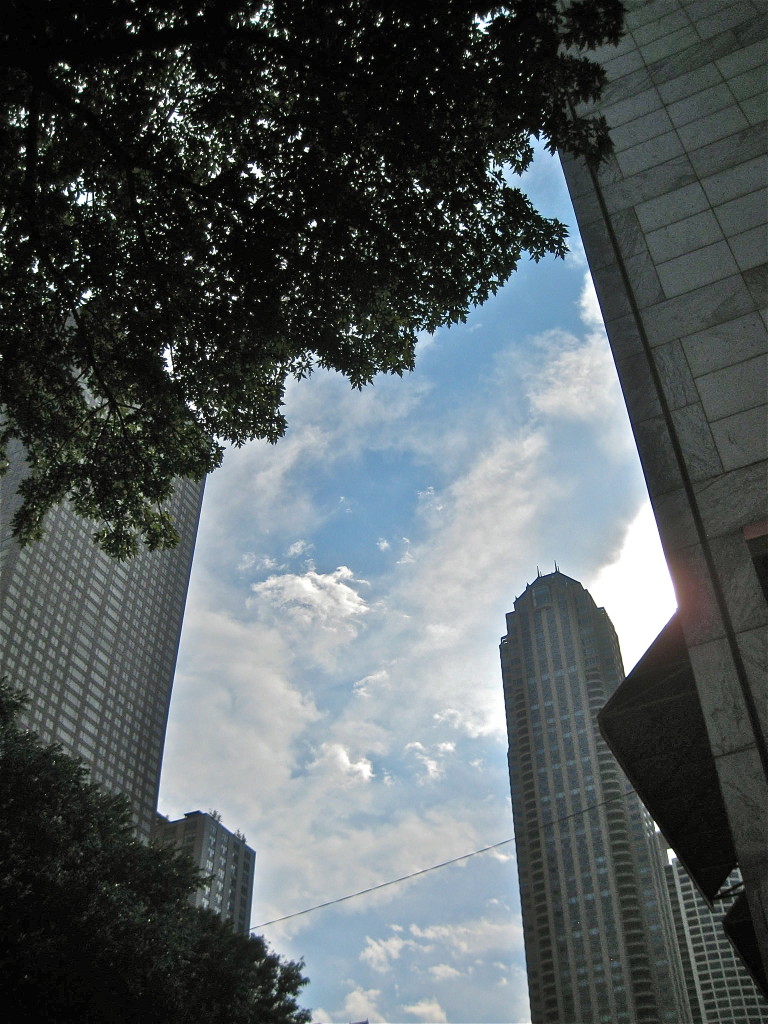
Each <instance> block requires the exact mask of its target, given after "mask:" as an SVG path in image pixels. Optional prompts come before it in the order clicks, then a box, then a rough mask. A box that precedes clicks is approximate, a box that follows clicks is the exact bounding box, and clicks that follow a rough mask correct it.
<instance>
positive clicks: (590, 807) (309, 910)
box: [250, 789, 634, 932]
mask: <svg viewBox="0 0 768 1024" xmlns="http://www.w3.org/2000/svg"><path fill="white" fill-rule="evenodd" d="M633 792H634V790H632V789H628V790H626V791H625V792H624V793H620V794H619V795H618V796H609V797H608V798H607V799H606V800H601V801H599V803H596V804H589V805H588V806H587V807H581V808H580V809H579V810H578V811H573V812H572V813H571V814H565V815H563V817H562V818H555V819H554V820H553V821H547V822H544V824H545V825H559V824H560V822H562V821H568V820H569V819H570V818H578V817H579V816H580V815H582V814H586V813H587V812H588V811H594V810H595V808H597V807H603V806H604V805H605V804H610V803H613V801H614V800H623V799H624V797H625V796H629V794H630V793H633ZM514 841H515V840H514V837H513V838H512V839H502V840H501V842H500V843H492V844H491V845H490V846H484V847H483V848H482V849H480V850H473V851H472V852H471V853H464V854H462V856H461V857H453V858H452V859H451V860H444V861H442V862H441V863H440V864H433V865H432V867H429V868H422V869H421V870H420V871H412V872H411V873H410V874H409V875H401V876H400V877H399V878H390V880H389V881H388V882H379V884H378V885H371V886H369V888H367V889H361V890H360V891H359V892H351V893H349V895H347V896H338V897H337V898H336V899H335V900H327V901H326V902H325V903H317V904H316V905H315V906H314V907H307V908H306V910H297V911H296V913H294V914H286V915H285V917H275V918H273V919H272V920H271V921H264V922H262V924H255V925H253V926H252V927H251V929H250V930H251V931H252V932H255V931H257V930H258V929H259V928H266V927H268V926H269V925H271V924H279V923H280V922H281V921H290V920H291V919H292V918H294V917H302V916H303V915H304V914H311V913H312V912H313V911H314V910H322V909H323V908H324V907H332V906H334V904H336V903H344V902H345V901H346V900H353V899H355V898H356V897H357V896H365V895H366V894H367V893H369V892H376V890H377V889H386V887H387V886H388V885H397V884H398V882H406V881H407V880H408V879H409V878H418V876H419V875H426V874H428V873H429V872H430V871H437V870H438V869H439V868H446V867H448V865H449V864H458V863H459V861H462V860H468V859H469V858H470V857H476V856H477V855H478V854H479V853H487V852H488V851H489V850H497V849H498V848H499V847H500V846H506V845H507V844H508V843H514Z"/></svg>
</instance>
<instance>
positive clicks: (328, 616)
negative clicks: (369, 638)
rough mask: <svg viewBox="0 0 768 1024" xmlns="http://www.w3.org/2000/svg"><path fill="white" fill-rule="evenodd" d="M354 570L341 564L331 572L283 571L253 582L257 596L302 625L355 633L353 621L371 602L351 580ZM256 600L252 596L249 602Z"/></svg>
mask: <svg viewBox="0 0 768 1024" xmlns="http://www.w3.org/2000/svg"><path fill="white" fill-rule="evenodd" d="M361 582H363V581H361V580H356V579H355V577H354V573H353V572H352V571H351V570H350V569H348V568H347V567H346V566H345V565H341V566H339V567H338V569H335V570H334V571H333V572H330V573H320V572H316V571H315V570H314V569H310V570H308V571H307V572H305V573H303V574H301V575H298V574H295V573H283V574H282V575H279V576H269V577H268V578H267V579H266V580H264V581H263V582H262V583H254V584H253V585H252V587H251V590H252V591H253V593H254V594H256V597H257V599H259V600H260V601H262V602H263V603H265V604H268V605H270V606H272V607H273V608H276V609H278V610H279V611H280V612H281V613H286V612H287V613H288V614H290V615H292V616H293V617H294V619H295V620H296V621H298V622H299V623H301V625H303V626H319V627H320V628H321V629H327V630H330V631H332V632H333V631H339V630H344V631H346V632H348V633H350V634H354V633H355V627H354V625H353V623H354V622H355V621H356V620H358V619H359V618H360V617H361V616H363V615H365V613H366V612H367V611H368V605H367V604H366V602H365V600H364V599H363V598H362V597H361V596H360V594H359V593H358V592H357V591H356V590H355V589H354V587H353V585H352V584H359V583H361ZM252 603H253V599H252V600H251V601H250V602H249V604H252Z"/></svg>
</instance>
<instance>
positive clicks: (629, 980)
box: [501, 571, 690, 1024]
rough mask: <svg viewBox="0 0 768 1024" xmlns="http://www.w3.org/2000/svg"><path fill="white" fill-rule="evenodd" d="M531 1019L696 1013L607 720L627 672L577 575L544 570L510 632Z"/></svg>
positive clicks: (655, 1023)
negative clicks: (602, 721) (602, 729)
mask: <svg viewBox="0 0 768 1024" xmlns="http://www.w3.org/2000/svg"><path fill="white" fill-rule="evenodd" d="M501 665H502V676H503V680H504V699H505V705H506V713H507V728H508V734H509V775H510V788H511V793H512V808H513V813H514V824H515V843H516V851H517V865H518V874H519V880H520V901H521V906H522V914H523V931H524V937H525V953H526V961H527V968H528V986H529V993H530V1000H531V1020H532V1021H533V1022H534V1024H544V1022H558V1024H574V1022H578V1024H598V1022H601V1024H602V1022H605V1024H608V1022H611V1024H622V1022H624V1024H638V1022H647V1024H662V1022H665V1021H668V1022H669V1024H673V1022H674V1024H681V1022H686V1021H689V1020H690V1017H689V1011H688V1004H687V998H686V993H685V984H684V979H683V975H682V967H681V964H680V961H679V956H678V953H677V944H676V941H675V936H674V926H673V921H672V916H671V910H670V907H669V902H668V896H667V893H666V888H665V884H664V875H663V862H662V859H661V856H660V851H659V848H658V844H657V841H656V838H655V829H654V825H653V823H652V822H651V820H650V819H649V817H648V815H647V814H646V813H645V811H644V809H643V808H642V806H641V804H640V801H639V800H638V799H637V797H636V796H635V794H634V793H633V792H632V791H631V790H630V789H629V787H628V784H627V781H626V779H625V778H624V776H623V774H622V772H621V771H620V769H619V768H618V766H617V764H616V760H615V758H614V757H613V756H612V754H611V753H610V751H609V750H608V747H607V746H606V744H605V742H604V741H603V739H602V737H601V736H600V733H599V731H598V728H597V713H598V711H599V710H600V708H601V707H602V706H603V704H604V703H605V701H606V700H607V698H608V697H609V696H610V695H611V694H612V693H613V692H614V691H615V690H616V688H617V687H618V685H619V683H620V682H621V680H622V678H623V668H622V661H621V654H620V652H619V644H618V639H617V637H616V632H615V630H614V628H613V626H612V624H611V621H610V619H609V618H608V616H607V614H606V612H605V610H604V609H603V608H598V607H597V606H596V605H595V602H594V601H593V600H592V598H591V596H590V595H589V593H588V592H587V591H586V590H585V589H584V588H583V587H582V586H581V584H580V583H578V582H577V581H576V580H573V579H571V578H570V577H568V576H565V575H564V574H563V573H561V572H559V571H556V572H554V573H551V574H549V575H547V576H540V577H539V578H537V579H536V580H535V581H534V583H533V584H531V585H529V586H527V587H526V589H525V592H524V593H523V594H522V595H521V596H520V597H519V598H518V599H517V600H516V601H515V607H514V611H512V612H510V613H509V614H508V615H507V634H506V636H504V637H503V638H502V640H501Z"/></svg>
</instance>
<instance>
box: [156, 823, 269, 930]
mask: <svg viewBox="0 0 768 1024" xmlns="http://www.w3.org/2000/svg"><path fill="white" fill-rule="evenodd" d="M155 838H156V840H157V841H158V842H161V843H163V844H165V845H166V846H171V845H174V846H176V847H178V849H180V850H183V851H184V853H186V854H188V855H189V856H190V857H191V858H192V860H193V861H194V862H195V864H196V865H197V866H198V867H199V868H200V870H201V871H202V872H203V874H204V875H210V876H212V877H211V881H210V882H209V883H208V884H207V885H206V886H205V887H204V888H202V889H200V890H199V891H198V892H197V893H195V895H194V896H192V897H190V903H192V904H193V905H194V906H196V907H208V908H210V909H211V910H214V911H215V912H216V913H217V914H219V915H220V916H221V917H223V918H224V919H225V920H227V921H231V922H232V927H233V928H234V929H235V931H237V932H241V933H242V934H244V935H247V934H248V933H249V931H250V924H251V901H252V899H253V877H254V871H255V866H256V854H255V852H254V851H253V850H252V849H251V847H250V846H247V845H246V842H245V837H244V836H241V835H240V834H239V833H237V832H235V833H234V834H233V833H232V832H230V831H229V830H228V829H226V828H224V826H223V825H222V824H221V822H220V821H219V819H218V816H217V815H216V814H204V813H203V812H202V811H189V812H188V813H187V814H185V815H184V817H183V818H179V819H178V820H176V821H169V820H168V818H164V817H163V816H162V815H161V814H158V816H157V823H156V826H155Z"/></svg>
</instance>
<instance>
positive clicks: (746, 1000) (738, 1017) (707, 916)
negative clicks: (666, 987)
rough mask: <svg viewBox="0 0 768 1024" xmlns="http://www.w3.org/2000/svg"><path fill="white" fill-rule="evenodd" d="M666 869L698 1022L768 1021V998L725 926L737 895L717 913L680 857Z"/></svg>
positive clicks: (735, 878) (751, 1023)
mask: <svg viewBox="0 0 768 1024" xmlns="http://www.w3.org/2000/svg"><path fill="white" fill-rule="evenodd" d="M665 872H666V879H667V887H668V890H669V893H670V896H671V901H672V909H673V912H674V915H675V926H676V929H677V935H678V941H679V943H680V947H681V949H682V951H683V962H684V966H685V975H686V984H687V987H688V995H689V999H690V1002H691V1006H692V1007H693V1008H694V1024H705V1022H707V1021H714V1020H717V1021H728V1024H768V1001H766V1000H765V998H764V997H763V996H762V995H761V993H760V990H759V989H758V988H757V986H756V985H755V983H754V982H753V981H752V978H751V977H750V976H749V974H748V973H747V971H746V969H745V968H744V966H743V964H742V963H741V961H740V960H739V959H738V957H737V956H736V954H735V953H734V951H733V947H732V946H731V944H730V942H729V941H728V939H727V937H726V935H725V932H724V930H723V926H722V918H723V916H724V915H725V913H726V911H727V910H728V909H729V908H730V906H731V905H732V903H733V900H732V899H726V900H723V901H721V902H720V903H719V904H718V910H717V912H716V913H713V912H712V911H711V910H710V909H709V907H708V906H707V903H706V901H705V900H704V899H703V897H702V896H701V894H700V893H699V891H698V890H697V888H696V886H695V885H694V883H693V881H692V880H691V878H690V876H689V875H688V873H687V872H686V870H685V869H684V868H683V866H682V865H681V864H680V862H679V861H678V860H677V859H674V860H672V861H671V863H668V864H667V865H666V868H665ZM740 881H741V876H740V875H739V873H738V871H735V872H734V873H733V874H732V875H731V876H730V878H729V879H728V881H727V882H726V883H725V886H724V887H726V888H727V887H730V886H735V885H737V884H738V883H739V882H740Z"/></svg>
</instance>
